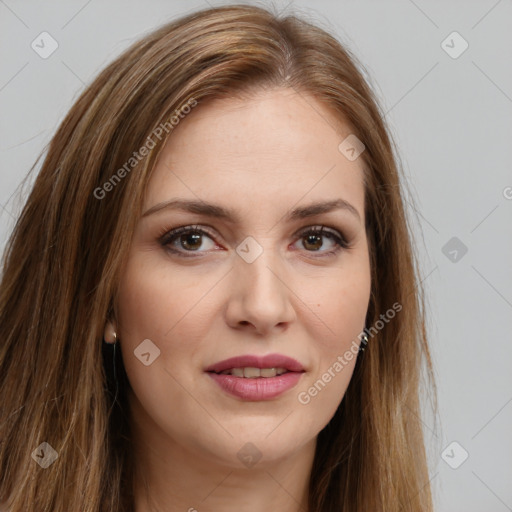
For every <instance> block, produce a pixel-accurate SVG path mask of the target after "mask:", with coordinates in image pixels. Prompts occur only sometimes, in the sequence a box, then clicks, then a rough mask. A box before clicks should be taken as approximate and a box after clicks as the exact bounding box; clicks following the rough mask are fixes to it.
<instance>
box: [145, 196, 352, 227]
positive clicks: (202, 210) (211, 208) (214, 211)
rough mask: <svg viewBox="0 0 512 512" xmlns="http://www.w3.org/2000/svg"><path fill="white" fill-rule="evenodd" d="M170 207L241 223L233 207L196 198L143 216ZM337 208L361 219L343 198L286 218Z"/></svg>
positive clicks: (162, 205) (167, 203) (152, 210)
mask: <svg viewBox="0 0 512 512" xmlns="http://www.w3.org/2000/svg"><path fill="white" fill-rule="evenodd" d="M168 209H172V210H182V211H185V212H189V213H196V214H199V215H205V216H207V217H213V218H217V219H223V220H226V221H229V222H232V223H240V217H239V215H238V214H237V213H236V212H235V211H234V210H232V209H231V208H226V207H224V206H221V205H218V204H213V203H207V202H205V201H196V200H194V199H170V200H168V201H163V202H161V203H158V204H156V205H154V206H152V207H151V208H149V210H147V211H146V212H144V214H143V215H142V217H143V218H144V217H148V216H149V215H152V214H154V213H156V212H159V211H161V210H168ZM335 210H345V211H348V212H350V213H351V214H352V215H354V216H355V217H357V219H359V221H361V216H360V215H359V212H358V211H357V209H356V208H355V207H354V206H352V205H351V204H350V203H349V202H348V201H346V200H345V199H341V198H340V199H333V200H331V201H323V202H319V203H313V204H310V205H307V206H299V207H297V208H295V209H293V210H291V211H290V212H288V213H287V214H286V216H285V220H286V221H287V222H292V221H294V220H300V219H305V218H308V217H313V216H315V215H320V214H322V213H329V212H332V211H335Z"/></svg>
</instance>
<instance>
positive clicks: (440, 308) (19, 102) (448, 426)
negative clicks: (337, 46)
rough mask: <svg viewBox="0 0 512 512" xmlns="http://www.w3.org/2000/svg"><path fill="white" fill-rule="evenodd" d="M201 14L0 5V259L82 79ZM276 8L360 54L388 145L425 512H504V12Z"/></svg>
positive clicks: (508, 298)
mask: <svg viewBox="0 0 512 512" xmlns="http://www.w3.org/2000/svg"><path fill="white" fill-rule="evenodd" d="M261 3H262V4H263V5H265V4H266V3H265V2H261ZM208 4H209V5H212V6H217V5H221V4H223V2H215V1H209V2H206V1H194V2H185V1H179V2H164V1H157V0H152V1H149V2H142V0H129V1H126V0H123V1H121V0H116V1H109V2H108V3H107V2H101V1H100V0H89V1H87V0H81V1H69V0H68V1H47V2H44V4H43V3H41V2H35V1H15V0H5V1H4V0H0V41H1V46H0V52H1V67H0V107H1V112H2V116H1V126H0V134H1V135H0V158H1V171H0V206H1V208H0V248H1V249H3V247H4V245H5V241H6V237H7V236H8V234H9V232H10V230H11V229H12V227H13V225H14V224H13V223H14V218H15V217H16V215H17V214H18V212H19V209H20V205H21V201H20V200H17V199H16V194H15V191H16V188H17V187H18V185H19V184H20V183H21V180H22V179H23V178H24V177H25V176H26V174H27V172H28V170H29V169H30V167H31V166H32V164H33V163H34V162H35V160H36V158H37V157H38V155H39V154H40V153H41V151H42V150H43V149H44V147H45V146H46V144H47V143H48V142H49V141H50V139H51V136H52V134H53V133H54V132H55V130H56V128H57V126H58V124H59V122H60V121H61V120H62V118H63V116H64V115H65V113H66V112H67V111H68V109H69V108H70V107H71V105H72V103H73V102H74V100H76V98H77V97H78V94H79V93H80V92H81V91H82V90H83V88H84V85H85V84H88V83H89V82H90V81H91V80H92V79H93V78H94V77H95V76H96V74H97V73H98V72H99V71H100V70H101V69H102V68H103V67H104V66H105V65H106V64H107V63H108V62H110V61H111V60H112V59H113V58H114V57H115V56H117V55H118V54H119V53H121V51H122V50H123V49H124V48H126V46H127V45H129V44H130V43H131V42H132V41H133V40H135V39H138V38H139V37H140V36H141V35H143V34H144V33H147V32H149V31H151V30H152V29H153V28H155V27H156V26H158V25H161V24H162V23H164V22H166V21H169V20H170V19H172V18H174V17H176V16H178V15H181V14H184V13H188V12H191V11H193V10H196V9H197V8H203V7H206V6H207V5H208ZM267 5H268V4H267ZM274 5H275V6H277V7H278V8H279V9H280V10H282V9H285V7H286V6H287V5H288V11H290V10H293V11H294V12H296V13H298V14H303V15H305V16H307V17H309V18H310V19H311V20H312V21H314V22H317V23H319V24H320V25H321V26H323V27H324V28H326V29H328V30H330V31H332V32H334V33H335V34H336V35H337V37H338V38H339V39H340V40H341V41H342V42H343V43H345V44H346V45H347V46H348V47H349V48H350V49H351V50H352V51H353V52H354V53H355V54H356V56H357V57H358V58H359V59H360V60H361V62H362V63H363V65H364V66H365V68H366V71H365V74H366V77H367V79H368V80H369V81H370V83H371V85H372V87H373V88H374V90H375V91H376V93H377V95H378V98H379V100H380V101H381V103H382V105H383V106H384V109H385V111H386V112H387V114H386V120H387V122H388V123H389V127H390V130H391V133H392V135H393V137H394V138H395V140H396V142H397V144H398V148H399V152H400V155H401V158H402V164H403V167H404V172H405V174H406V176H407V186H408V187H409V189H410V191H411V194H410V195H408V196H407V197H406V198H407V200H408V204H409V211H410V215H411V222H412V226H413V229H414V232H415V236H416V239H417V244H418V252H419V255H420V258H421V267H422V270H421V277H422V279H423V282H424V285H425V286H426V289H427V299H428V306H429V326H428V327H429V334H430V337H431V343H432V349H433V354H434V363H435V371H436V377H437V384H438V388H439V419H440V421H439V422H438V424H437V426H436V421H435V418H433V417H432V416H431V415H430V416H429V408H428V403H425V406H424V408H425V413H426V416H425V419H424V426H425V434H426V438H427V441H428V450H429V460H430V466H431V468H430V476H431V481H432V485H433V489H434V494H435V500H436V510H438V511H439V512H458V511H460V512H462V511H464V512H484V511H485V512H492V511H496V512H501V511H506V510H510V511H512V486H511V483H512V435H511V434H512V429H511V427H512V372H511V362H512V344H511V343H510V341H511V335H510V332H511V327H512V291H511V282H512V271H511V262H512V236H511V235H512V232H511V229H510V227H511V222H510V220H511V215H512V172H511V169H510V162H511V154H512V144H511V134H512V115H511V114H512V66H511V65H510V63H511V62H512V58H511V57H512V55H511V54H512V51H511V50H512V45H511V43H512V30H511V24H512V4H511V2H510V0H508V1H507V0H500V1H496V0H482V1H472V2H467V1H466V2H462V1H460V2H455V1H451V2H444V1H436V2H427V1H426V0H415V1H413V0H396V1H381V2H377V1H369V0H366V1H358V2H355V1H354V0H350V1H349V0H344V1H340V2H334V1H326V0H324V1H322V0H316V1H315V2H314V3H312V5H311V4H310V5H308V4H307V3H306V2H302V1H294V2H290V3H288V2H278V1H276V2H274ZM43 31H47V32H49V33H50V34H51V35H52V37H53V38H54V39H55V40H56V41H57V42H58V45H59V46H58V48H57V50H56V51H55V52H54V53H53V54H52V55H51V56H50V57H48V58H47V59H43V58H41V57H40V56H39V55H38V54H37V53H36V52H35V51H34V50H33V49H32V48H31V43H32V41H33V40H35V39H36V38H37V36H38V35H39V34H40V33H41V32H43ZM453 31H457V32H458V33H459V34H460V35H461V36H462V37H463V38H464V39H465V40H466V41H467V43H468V44H469V47H468V49H467V50H466V51H465V52H464V53H462V54H461V55H460V56H458V57H457V58H452V57H451V56H450V55H448V53H446V51H445V49H443V46H442V42H443V41H444V40H445V39H446V38H447V36H448V35H449V34H451V33H452V32H453ZM451 39H453V36H452V37H451ZM451 39H450V38H448V40H447V43H445V45H446V44H448V45H450V46H452V47H453V48H452V49H451V50H450V51H452V52H458V51H459V50H460V49H461V48H462V46H461V44H462V43H461V40H457V39H454V40H453V42H452V41H451ZM37 169H39V166H38V167H37V168H36V170H37ZM413 203H414V204H413ZM453 237H456V238H457V240H455V241H452V242H451V244H455V245H453V246H452V245H448V246H447V247H445V245H446V244H447V243H448V242H449V240H450V239H452V238H453ZM461 244H464V246H465V247H466V248H467V253H465V254H463V251H462V250H461V247H462V245H461ZM443 248H444V249H443ZM453 250H455V251H456V253H454V252H453ZM450 251H451V254H450ZM453 260H455V261H453ZM454 441H455V442H456V443H458V444H456V445H451V446H449V445H450V443H452V442H454ZM447 447H448V450H445V449H446V448H447ZM463 450H465V451H466V452H467V453H468V454H469V457H468V458H467V460H465V461H464V462H462V460H463V456H464V451H463ZM443 453H444V457H443V455H442V454H443ZM448 462H449V463H450V464H451V465H452V466H457V465H458V467H457V468H456V469H454V468H452V467H451V466H450V465H449V464H448ZM461 462H462V463H461ZM459 464H460V465H459Z"/></svg>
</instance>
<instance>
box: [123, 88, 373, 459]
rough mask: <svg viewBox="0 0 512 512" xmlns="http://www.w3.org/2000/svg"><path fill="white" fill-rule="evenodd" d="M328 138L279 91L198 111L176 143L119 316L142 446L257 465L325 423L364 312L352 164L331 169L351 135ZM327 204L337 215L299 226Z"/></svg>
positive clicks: (304, 108) (308, 439)
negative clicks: (179, 230)
mask: <svg viewBox="0 0 512 512" xmlns="http://www.w3.org/2000/svg"><path fill="white" fill-rule="evenodd" d="M335 126H336V124H335V120H334V119H333V118H332V117H331V115H330V113H329V111H327V110H325V108H324V107H323V106H322V105H321V104H319V103H318V102H317V101H316V100H315V99H314V98H313V97H311V96H307V95H302V94H301V95H298V94H297V93H296V92H295V91H294V90H293V89H276V90H273V91H266V92H261V93H259V94H256V95H255V96H254V98H253V99H251V100H240V99H225V100H215V101H213V102H211V103H209V104H204V105H203V104H200V103H199V104H198V105H197V106H196V107H195V108H194V109H192V111H191V113H189V114H188V115H187V116H186V117H185V118H184V119H182V120H181V121H180V124H179V125H177V127H176V128H175V129H174V132H173V134H172V136H171V137H170V139H169V140H168V143H167V145H166V146H165V147H164V149H163V152H162V153H161V155H160V157H159V160H158V162H157V165H156V167H155V169H154V173H153V175H152V177H151V180H150V183H149V186H148V191H147V195H146V198H145V205H144V212H146V214H145V215H143V216H142V217H141V219H140V223H139V225H138V227H137V230H136V232H135V236H134V239H133V244H132V247H131V250H130V254H129V258H128V263H127V266H126V267H125V269H124V273H123V275H122V279H121V285H120V293H119V302H118V312H119V315H118V323H117V332H118V336H119V338H120V343H121V349H122V354H123V361H124V365H125V368H126V372H127V375H128V378H129V381H130V383H131V388H132V390H133V393H130V406H131V411H132V415H133V419H134V422H135V424H136V425H137V428H138V432H140V433H141V434H144V442H145V443H147V445H152V444H153V443H156V442H158V443H159V450H162V453H163V452H164V451H165V449H166V448H165V447H171V446H173V447H174V449H176V447H179V449H180V450H181V451H182V452H183V450H184V451H185V452H187V453H189V454H195V455H196V456H199V457H202V458H206V459H207V460H212V461H215V462H216V463H218V464H223V465H227V466H231V467H240V466H241V461H242V462H244V460H245V461H246V462H247V461H248V460H249V459H244V458H243V457H244V456H246V455H249V456H252V457H253V460H256V459H258V458H260V457H261V458H260V460H259V462H258V463H260V464H263V463H265V462H269V461H273V460H277V459H280V458H284V457H286V456H289V455H290V454H292V453H294V452H296V451H297V450H299V449H300V448H304V447H305V446H306V445H307V444H308V443H309V445H311V443H314V442H315V440H316V436H317V434H318V433H319V431H320V430H321V429H322V428H323V427H325V425H326V424H327V423H328V422H329V420H330V419H331V418H332V416H333V415H334V413H335V411H336V408H337V407H338V405H339V404H340V402H341V400H342V399H343V395H344V393H345V391H346V389H347V386H348V384H349V381H350V378H351V375H352V372H353V368H354V365H355V362H356V358H355V357H354V356H353V357H350V354H354V353H355V354H357V350H355V349H354V347H356V349H357V344H358V343H359V340H358V334H359V333H360V332H361V331H362V329H363V327H364V321H365V315H366V311H367V307H368V302H369V297H370V266H369V255H368V245H367V238H366V233H365V229H364V226H365V219H364V187H363V170H362V165H363V164H362V159H361V158H357V159H355V160H354V159H353V158H351V159H349V158H347V157H346V156H344V154H342V152H341V151H340V149H339V148H338V146H339V145H340V143H341V142H342V141H343V140H344V139H345V138H346V137H347V136H348V135H349V134H350V130H349V129H348V128H346V129H345V130H344V132H340V131H339V130H338V131H335V129H334V127H335ZM342 147H343V148H345V146H342ZM134 172H135V171H134ZM168 201H186V202H188V203H184V204H190V205H192V206H191V207H190V208H189V209H187V208H186V207H183V208H179V207H178V206H179V204H178V203H177V204H175V206H174V207H173V206H172V205H171V206H168V207H165V206H163V207H160V206H162V205H165V203H166V202H168ZM335 201H340V204H341V206H343V205H345V207H338V208H333V209H331V210H329V211H327V210H326V211H324V212H321V211H320V210H321V208H318V209H316V210H317V211H316V212H315V211H314V210H315V209H313V210H312V211H309V212H308V210H307V208H308V207H310V206H312V205H318V204H323V203H326V202H335ZM341 201H343V202H341ZM347 205H349V206H347ZM148 211H149V213H148ZM226 212H228V213H229V216H228V215H226V216H225V215H224V213H226ZM301 212H302V213H301ZM221 213H222V215H221ZM308 213H313V215H309V214H308ZM322 226H324V232H323V233H315V232H311V230H315V229H320V228H321V227H322ZM181 227H186V228H187V230H186V231H184V232H183V233H178V234H177V235H173V234H170V233H169V232H171V230H174V229H176V228H181ZM194 230H195V231H194ZM166 233H168V235H165V234H166ZM337 237H339V238H340V239H341V243H343V240H345V241H346V242H347V243H348V247H346V248H344V247H343V246H340V245H339V243H338V241H337V240H338V239H337ZM269 354H272V355H274V357H275V358H274V359H272V358H269V359H267V360H262V359H261V358H263V357H265V356H268V355H269ZM246 356H249V359H246V360H243V359H242V360H238V361H235V362H229V361H228V362H227V363H225V364H223V365H221V366H218V365H217V363H219V362H222V361H226V360H228V359H231V358H234V357H242V358H244V357H246ZM250 357H253V359H252V360H251V359H250ZM258 358H260V359H258ZM285 358H291V359H293V360H295V363H293V364H292V363H291V362H290V361H289V360H286V359H285ZM294 365H295V366H294ZM212 367H213V370H216V371H217V373H215V372H214V371H211V370H212ZM257 367H260V369H259V370H254V368H257ZM276 367H277V368H282V369H284V370H287V372H286V373H284V374H282V375H278V373H281V371H282V370H272V369H270V368H276ZM222 368H224V369H225V370H226V371H227V373H226V371H225V373H224V374H223V375H220V373H219V372H220V371H221V370H222ZM232 368H242V370H240V369H235V370H232ZM243 368H245V370H244V369H243ZM261 368H267V370H265V369H263V370H261ZM208 370H210V371H208ZM242 375H243V376H242ZM273 375H275V376H273ZM157 440H158V441H157ZM247 443H251V445H247ZM246 462H244V463H246ZM246 465H247V464H246Z"/></svg>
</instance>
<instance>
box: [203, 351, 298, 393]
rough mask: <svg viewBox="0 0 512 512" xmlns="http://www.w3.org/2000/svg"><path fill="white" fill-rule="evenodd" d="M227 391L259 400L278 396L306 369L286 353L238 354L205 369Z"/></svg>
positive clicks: (290, 386)
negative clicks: (263, 354) (284, 354)
mask: <svg viewBox="0 0 512 512" xmlns="http://www.w3.org/2000/svg"><path fill="white" fill-rule="evenodd" d="M205 372H207V373H208V374H209V375H210V376H211V378H212V379H213V380H214V381H215V382H216V383H217V384H218V385H219V386H220V388H221V389H223V390H224V391H225V392H226V393H228V394H229V395H231V396H235V397H237V398H241V399H243V400H250V401H259V400H268V399H271V398H274V397H277V396H279V395H281V394H282V393H284V392H285V391H287V390H289V389H291V388H292V387H294V386H295V385H296V384H297V383H298V381H299V380H300V378H301V376H302V374H303V373H304V372H305V370H304V368H303V366H302V365H301V364H300V363H299V362H298V361H296V360H295V359H292V358H290V357H287V356H283V355H281V354H270V355H267V356H263V357H261V356H252V355H247V356H237V357H232V358H230V359H225V360H224V361H219V362H218V363H215V364H213V365H211V366H209V367H208V368H206V369H205Z"/></svg>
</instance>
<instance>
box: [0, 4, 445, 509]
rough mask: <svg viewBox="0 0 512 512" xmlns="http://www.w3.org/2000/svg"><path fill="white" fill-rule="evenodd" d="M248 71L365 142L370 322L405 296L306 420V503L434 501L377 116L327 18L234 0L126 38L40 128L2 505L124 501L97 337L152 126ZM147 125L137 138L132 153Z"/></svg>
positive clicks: (396, 202)
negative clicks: (309, 435) (322, 413)
mask: <svg viewBox="0 0 512 512" xmlns="http://www.w3.org/2000/svg"><path fill="white" fill-rule="evenodd" d="M254 87H268V88H273V87H292V88H294V89H295V90H296V91H297V92H299V93H305V94H309V95H313V96H314V97H315V98H316V99H317V100H319V101H320V102H322V104H324V105H325V106H326V108H328V109H329V110H330V111H331V112H332V113H333V114H334V116H335V117H336V118H337V119H339V120H340V121H343V122H344V123H346V125H348V126H349V127H350V129H351V132H352V133H353V134H355V135H356V136H357V137H358V138H359V139H360V140H361V141H362V142H363V143H364V145H365V151H364V152H363V153H362V155H361V158H362V159H363V160H362V161H363V162H364V178H365V216H366V219H367V226H366V230H367V236H368V240H369V247H370V252H371V253H370V260H371V278H372V286H371V297H370V304H369V309H368V314H367V318H366V325H367V326H374V325H375V324H376V323H377V322H378V321H379V319H380V318H381V315H382V314H383V313H384V312H386V311H388V310H389V309H390V308H392V305H393V304H395V303H398V304H399V305H401V306H402V308H401V311H400V312H399V313H398V314H396V316H395V317H394V318H393V320H392V321H389V322H387V323H386V325H385V327H384V328H382V329H376V332H375V333H374V334H372V337H371V340H370V343H369V345H368V348H367V349H366V351H365V352H364V354H363V357H362V358H358V361H357V364H356V367H355V370H354V374H353V376H352V379H351V382H350V384H349V387H348V389H347V391H346V394H345V396H344V399H343V400H342V402H341V404H340V406H339V408H338V410H337V412H336V414H335V416H334V417H333V418H332V420H331V421H330V423H329V424H328V425H327V426H326V427H325V428H324V429H323V430H322V431H321V432H320V434H319V436H318V443H317V452H316V455H315V459H314V464H313V468H312V473H311V479H310V489H309V490H310V492H309V512H335V511H337V512H340V511H341V510H343V511H344V512H362V511H369V510H371V511H374V512H376V511H386V512H391V511H398V510H402V509H404V510H407V511H409V512H420V511H422V512H429V511H431V510H432V498H431V491H430V485H429V476H428V470H427V460H426V450H425V448H424V439H423V434H422V429H421V422H420V420H419V418H420V416H421V413H420V401H419V398H420V394H419V386H420V384H421V382H422V379H421V375H422V369H423V368H426V370H427V372H426V374H425V375H426V376H427V377H428V382H429V383H430V384H431V386H430V389H431V390H434V389H435V388H434V386H433V379H432V364H431V360H430V355H429V350H428V345H427V335H426V329H425V311H424V298H423V291H422V288H421V283H420V282H419V279H418V264H417V256H416V255H415V249H414V243H413V239H412V234H411V229H410V227H409V225H408V220H407V218H406V215H405V209H404V199H403V191H402V187H403V181H401V180H400V176H399V166H398V165H397V161H398V160H397V157H396V155H395V152H394V145H393V144H392V138H391V136H390V135H389V133H388V132H387V129H386V126H385V123H384V121H383V117H384V116H383V114H382V112H381V110H380V107H379V106H378V103H377V101H376V99H375V97H374V94H373V92H372V90H371V89H370V86H369V85H368V84H367V83H366V81H365V79H364V78H363V76H362V72H361V66H360V65H358V61H357V59H356V57H354V56H353V55H352V54H351V53H350V52H349V50H347V49H345V48H343V47H342V45H341V44H340V43H339V42H338V41H337V40H336V39H335V38H333V37H332V36H331V35H329V34H328V33H327V32H326V31H324V30H323V29H321V28H319V27H318V26H315V25H313V24H311V23H309V22H306V21H304V20H302V19H301V18H300V17H297V16H286V17H284V16H283V17H280V16H278V15H277V14H275V13H271V12H270V11H268V10H266V9H263V8H260V7H256V6H245V5H244V6H242V5H232V6H223V7H219V8H212V9H205V10H203V11H199V12H195V13H194V14H191V15H187V16H185V17H182V18H180V19H179V20H177V21H174V22H172V23H169V24H167V25H165V26H163V27H161V28H159V29H158V30H156V31H154V32H153V33H151V34H149V35H147V36H146V37H144V38H143V39H142V40H140V41H139V42H137V43H136V44H134V45H132V46H131V47H130V48H129V49H128V50H127V51H125V52H124V53H123V54H122V55H121V56H120V57H119V58H117V59H116V60H115V61H114V62H113V63H112V64H110V65H109V66H108V67H107V68H106V69H105V70H104V71H103V72H101V74H100V75H99V76H98V77H97V78H96V79H95V80H94V82H93V83H92V84H91V85H90V86H89V87H88V88H87V89H86V90H85V91H84V92H83V94H82V95H81V96H80V98H79V99H78V100H77V101H76V103H75V105H74V106H73V107H72V109H71V110H70V112H69V113H68V115H67V117H66V118H65V119H64V121H63V122H62V124H61V126H60V127H59V129H58V131H57V133H56V134H55V136H54V137H53V139H52V141H51V143H50V144H49V148H48V151H47V154H46V156H45V159H44V163H43V165H42V168H41V170H40V172H39V173H38V176H37V179H36V181H35V184H34V186H33V188H32V190H31V193H30V195H29V197H28V200H27V201H26V203H25V205H24V208H23V210H22V212H21V215H20V216H19V218H18V220H17V223H16V225H15V228H14V230H13V232H12V235H11V237H10V239H9V241H8V244H7V247H6V250H5V254H4V260H3V274H2V281H1V285H0V396H1V404H0V440H1V445H0V501H6V500H9V505H10V507H11V508H10V510H11V511H12V512H27V511H38V512H40V511H52V512H68V511H71V510H73V511H81V512H98V511H101V512H106V511H123V512H128V511H132V510H133V496H132V487H133V485H132V478H133V462H132V454H131V440H130V428H129V414H128V410H127V403H126V400H125V398H126V389H127V386H129V383H128V381H127V377H126V374H125V372H124V368H123V364H122V359H121V358H120V357H119V354H118V355H117V357H116V359H115V360H114V361H115V365H116V374H115V375H113V368H112V366H111V364H110V361H111V360H112V359H111V357H112V355H111V354H110V353H105V351H106V350H107V349H105V348H104V346H103V345H104V344H103V343H102V338H103V329H104V326H105V322H106V320H107V319H108V318H115V313H116V291H117V286H118V283H119V279H120V276H121V274H122V269H123V265H124V263H125V261H126V255H127V254H128V253H129V247H130V243H131V237H132V234H133V232H134V229H135V226H136V223H137V221H138V218H139V216H140V213H141V208H142V204H143V198H144V193H145V190H146V186H147V184H148V180H149V179H150V177H151V172H152V169H153V167H154V163H155V160H156V158H157V156H158V153H159V151H160V150H161V148H162V146H163V144H164V142H165V140H166V137H168V136H172V129H171V128H169V129H168V130H165V133H164V136H162V137H161V138H158V137H154V134H155V130H158V128H159V127H162V126H167V127H169V119H171V118H172V117H173V116H175V115H178V114H179V112H181V110H180V109H182V108H183V105H186V104H187V102H188V104H190V102H191V101H193V102H197V105H198V106H196V107H195V108H201V102H202V101H207V100H209V99H213V98H219V97H226V98H228V97H233V96H235V95H244V94H245V95H247V97H250V93H251V91H252V90H253V88H254ZM165 123H167V125H165ZM151 137H152V138H151ZM149 138H151V140H152V141H153V145H152V146H151V148H150V149H149V152H148V154H147V156H146V157H144V158H140V159H139V158H138V157H137V161H136V162H135V161H134V160H130V159H133V158H135V157H134V151H137V150H138V149H139V148H142V147H143V146H146V147H148V145H149V142H148V141H149V140H150V139H149ZM340 142H341V140H340ZM127 162H131V163H130V164H129V165H128V166H127ZM123 168H124V169H125V171H126V172H124V173H123V172H119V170H120V169H123ZM114 175H117V178H116V179H115V180H114V179H113V178H114ZM119 178H120V179H119ZM107 182H108V183H110V185H105V184H106V183H107ZM43 442H46V443H48V444H49V445H50V446H51V447H53V449H55V451H56V452H57V454H58V458H57V459H56V460H55V462H53V464H51V466H49V467H48V468H46V469H43V468H41V467H40V466H39V465H38V464H36V463H35V462H34V460H33V457H32V456H31V455H32V453H33V451H34V450H35V449H36V447H38V446H39V445H40V444H41V443H43Z"/></svg>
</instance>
